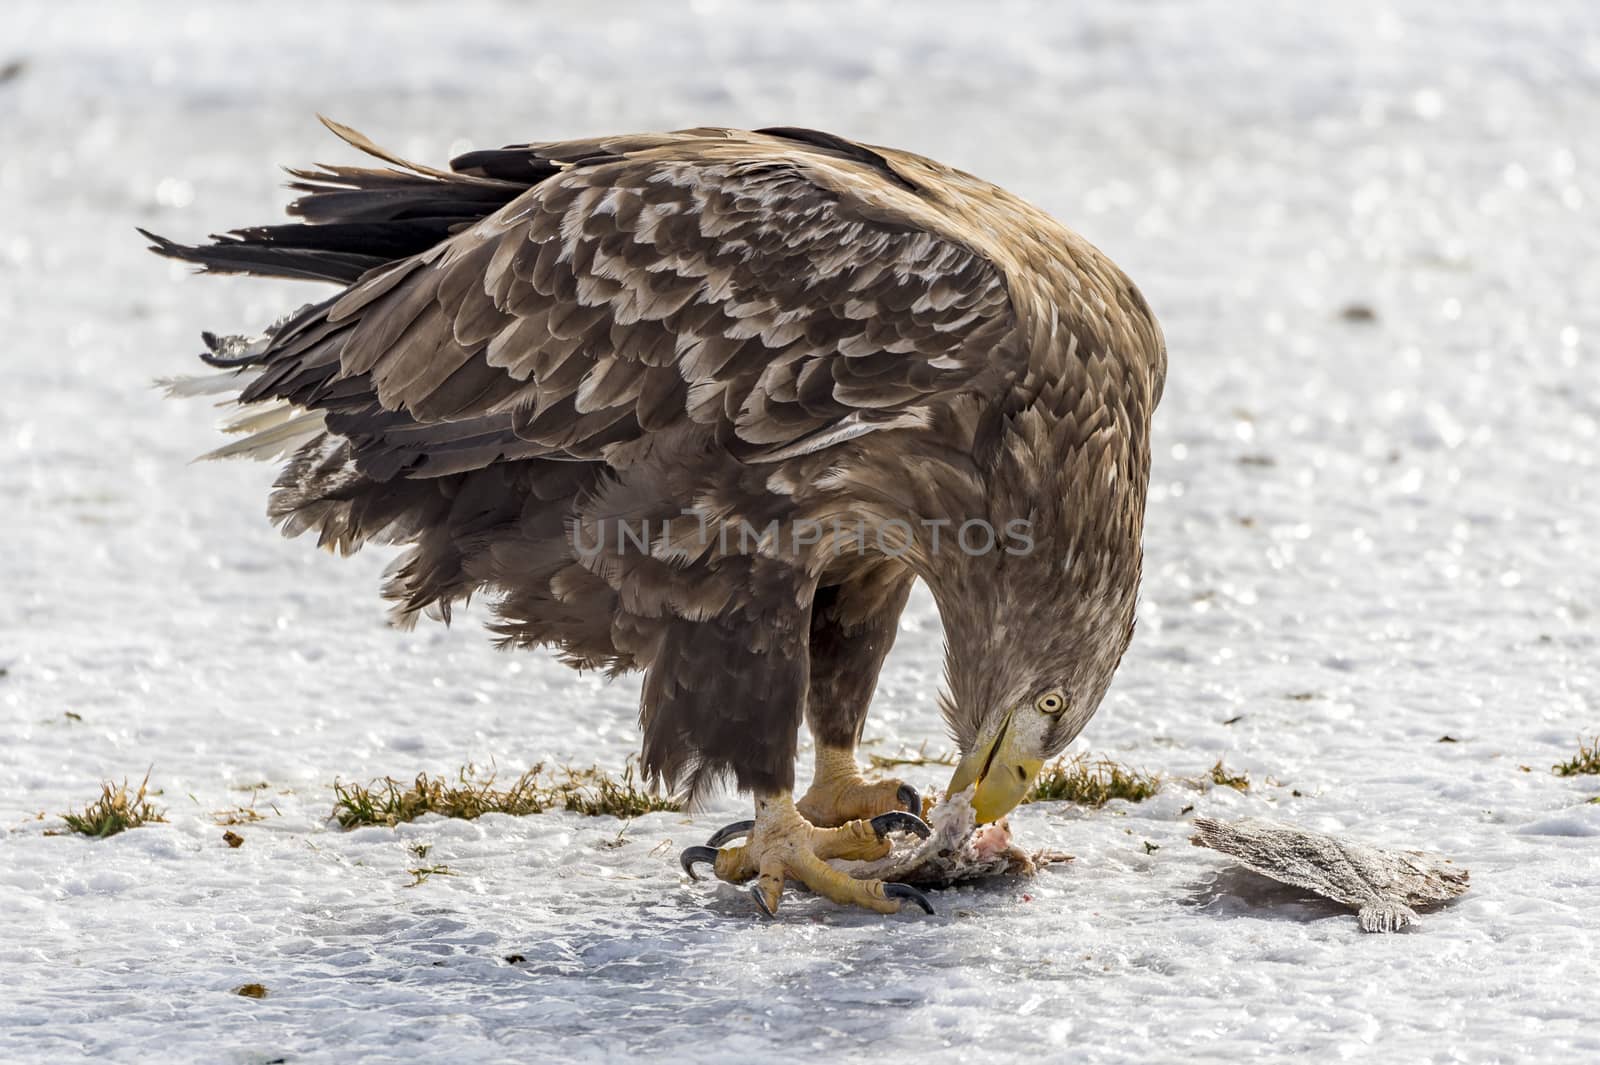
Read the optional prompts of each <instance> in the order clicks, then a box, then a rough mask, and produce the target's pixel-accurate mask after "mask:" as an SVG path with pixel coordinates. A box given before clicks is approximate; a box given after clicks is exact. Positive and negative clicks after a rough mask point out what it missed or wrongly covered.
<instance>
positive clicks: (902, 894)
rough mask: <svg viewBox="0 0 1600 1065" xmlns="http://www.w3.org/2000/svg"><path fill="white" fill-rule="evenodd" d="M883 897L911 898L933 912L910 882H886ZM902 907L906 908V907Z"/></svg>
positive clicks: (924, 910) (923, 896) (925, 898)
mask: <svg viewBox="0 0 1600 1065" xmlns="http://www.w3.org/2000/svg"><path fill="white" fill-rule="evenodd" d="M883 897H884V898H886V899H910V900H911V901H912V902H914V903H916V904H917V905H918V906H921V907H922V912H923V913H926V914H930V915H931V914H932V913H933V903H931V902H929V901H928V896H926V895H924V894H923V893H922V892H920V891H918V890H917V889H916V888H914V887H912V886H911V885H910V884H885V885H883ZM763 905H764V904H763ZM901 908H902V909H904V907H901Z"/></svg>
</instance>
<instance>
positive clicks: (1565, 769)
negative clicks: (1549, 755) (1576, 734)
mask: <svg viewBox="0 0 1600 1065" xmlns="http://www.w3.org/2000/svg"><path fill="white" fill-rule="evenodd" d="M1550 770H1551V772H1553V773H1555V775H1556V776H1558V777H1575V776H1578V775H1580V774H1588V773H1600V736H1596V737H1595V738H1594V739H1592V740H1590V741H1589V742H1588V743H1584V742H1583V741H1582V740H1579V741H1578V753H1577V754H1575V755H1573V756H1572V757H1571V758H1568V759H1567V760H1566V761H1565V762H1562V763H1561V764H1559V765H1553V766H1551V767H1550Z"/></svg>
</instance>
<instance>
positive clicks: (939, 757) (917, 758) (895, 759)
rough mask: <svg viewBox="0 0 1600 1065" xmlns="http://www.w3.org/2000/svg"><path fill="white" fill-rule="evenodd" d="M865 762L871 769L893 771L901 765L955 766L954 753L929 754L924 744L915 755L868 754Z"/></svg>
mask: <svg viewBox="0 0 1600 1065" xmlns="http://www.w3.org/2000/svg"><path fill="white" fill-rule="evenodd" d="M867 760H868V761H869V762H871V767H872V768H873V769H894V768H896V767H898V766H903V765H955V764H956V756H955V752H954V751H945V752H944V753H943V754H929V753H928V745H927V743H926V742H924V743H923V744H921V745H920V746H919V747H918V748H917V751H916V753H915V754H902V755H894V756H890V755H883V754H869V755H867Z"/></svg>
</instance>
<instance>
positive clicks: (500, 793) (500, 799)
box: [333, 761, 683, 828]
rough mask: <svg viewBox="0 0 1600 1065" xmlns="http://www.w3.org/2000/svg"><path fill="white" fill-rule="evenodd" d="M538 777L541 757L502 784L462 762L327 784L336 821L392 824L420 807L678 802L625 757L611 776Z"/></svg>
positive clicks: (598, 808) (610, 806)
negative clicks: (454, 767) (448, 768)
mask: <svg viewBox="0 0 1600 1065" xmlns="http://www.w3.org/2000/svg"><path fill="white" fill-rule="evenodd" d="M550 776H551V779H548V780H547V779H546V771H545V767H544V766H543V764H540V765H536V766H534V767H533V768H532V769H530V770H528V771H527V772H526V773H523V774H522V775H521V776H520V777H518V778H517V779H516V780H515V781H514V782H512V784H511V785H510V787H506V788H500V787H496V786H495V772H494V770H492V769H491V770H489V771H488V772H487V773H483V772H481V771H480V770H479V769H478V768H477V767H476V766H471V765H469V766H465V767H464V768H462V769H460V770H459V771H457V773H456V779H455V780H454V781H451V780H448V779H446V778H444V777H430V776H428V774H426V773H418V774H417V778H416V779H415V780H414V781H412V782H411V783H410V784H409V785H404V784H401V783H400V782H399V781H397V780H394V779H392V778H389V777H385V778H383V779H382V780H375V781H372V782H371V783H369V784H341V783H338V782H335V783H334V785H333V792H334V804H333V816H334V819H335V820H337V821H338V822H339V825H340V826H341V827H343V828H355V827H357V826H360V825H390V826H392V825H397V824H400V823H401V822H402V821H414V820H416V819H417V818H419V817H421V816H422V815H423V814H440V815H441V816H444V817H458V818H462V819H464V820H468V821H471V820H474V819H476V818H479V817H482V816H483V815H484V814H488V813H500V814H511V815H512V816H517V817H520V816H523V815H526V814H540V813H544V812H545V811H546V810H571V811H574V812H576V813H581V814H585V815H587V816H590V817H599V816H602V815H606V816H611V817H621V818H630V817H638V816H639V815H640V814H646V813H651V812H653V811H656V810H681V809H683V804H682V803H681V802H678V801H677V800H675V799H672V798H668V797H666V796H661V795H653V794H651V793H650V792H648V791H646V790H645V789H644V788H642V787H640V786H639V784H638V782H637V781H636V779H635V769H634V765H633V763H632V761H629V763H628V765H627V767H626V768H625V769H624V770H623V772H622V775H621V777H615V776H612V775H611V774H609V773H607V772H606V771H605V770H603V769H601V768H599V767H598V766H594V767H591V768H589V769H573V768H571V767H563V768H562V769H560V770H558V771H556V772H554V773H552V774H551V775H550Z"/></svg>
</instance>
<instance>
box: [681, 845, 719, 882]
mask: <svg viewBox="0 0 1600 1065" xmlns="http://www.w3.org/2000/svg"><path fill="white" fill-rule="evenodd" d="M699 862H704V863H706V864H707V865H709V866H711V868H713V869H715V868H716V867H717V848H715V847H685V848H683V853H682V854H680V855H678V864H679V865H681V866H683V871H684V872H686V873H688V874H689V879H690V880H699V879H700V874H699V873H696V872H695V871H694V867H695V865H696V864H697V863H699Z"/></svg>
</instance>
